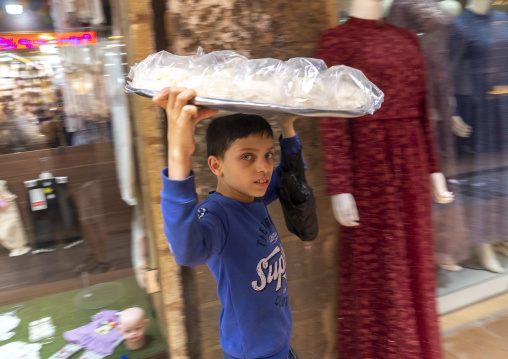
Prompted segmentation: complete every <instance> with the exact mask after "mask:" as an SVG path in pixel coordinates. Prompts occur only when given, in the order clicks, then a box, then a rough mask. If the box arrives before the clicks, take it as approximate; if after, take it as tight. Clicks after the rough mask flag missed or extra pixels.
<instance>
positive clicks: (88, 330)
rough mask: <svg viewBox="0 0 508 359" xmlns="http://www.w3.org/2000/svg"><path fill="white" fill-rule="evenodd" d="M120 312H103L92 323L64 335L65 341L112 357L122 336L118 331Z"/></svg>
mask: <svg viewBox="0 0 508 359" xmlns="http://www.w3.org/2000/svg"><path fill="white" fill-rule="evenodd" d="M117 313H118V311H116V310H103V311H101V312H99V313H97V314H96V315H94V316H92V321H91V322H90V323H88V324H86V325H84V326H82V327H79V328H76V329H73V330H70V331H68V332H65V333H64V334H63V336H64V338H65V340H67V341H68V342H70V343H72V344H77V345H81V346H83V347H84V348H86V349H87V350H91V351H93V352H95V353H97V354H104V355H111V354H113V351H114V350H115V347H116V345H118V343H119V342H118V340H119V339H121V335H120V333H119V332H118V330H117V329H116V326H117V325H118V316H117Z"/></svg>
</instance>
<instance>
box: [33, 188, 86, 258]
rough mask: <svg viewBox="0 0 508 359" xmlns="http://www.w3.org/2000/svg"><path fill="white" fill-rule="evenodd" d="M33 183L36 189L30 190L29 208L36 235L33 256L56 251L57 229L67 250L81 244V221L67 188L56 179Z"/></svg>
mask: <svg viewBox="0 0 508 359" xmlns="http://www.w3.org/2000/svg"><path fill="white" fill-rule="evenodd" d="M32 182H33V186H31V187H30V188H29V189H28V197H29V201H28V206H29V210H30V216H31V219H32V226H33V232H34V235H35V247H36V249H35V250H34V252H33V253H34V254H38V253H45V252H51V251H54V250H55V239H56V231H57V230H58V229H59V230H60V233H61V236H62V239H63V241H64V247H65V248H70V247H73V246H75V245H77V244H79V243H81V241H82V240H81V235H80V229H79V220H78V217H77V212H76V209H75V205H74V201H73V199H72V198H71V196H70V194H69V192H68V190H67V185H66V184H65V183H57V181H56V179H55V178H50V179H45V180H35V181H32Z"/></svg>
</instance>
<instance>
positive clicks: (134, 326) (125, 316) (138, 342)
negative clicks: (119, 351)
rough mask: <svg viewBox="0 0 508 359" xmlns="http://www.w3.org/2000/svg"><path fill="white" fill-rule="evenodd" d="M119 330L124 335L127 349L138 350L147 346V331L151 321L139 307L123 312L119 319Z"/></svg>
mask: <svg viewBox="0 0 508 359" xmlns="http://www.w3.org/2000/svg"><path fill="white" fill-rule="evenodd" d="M118 319H119V320H118V326H117V330H118V331H119V332H120V334H122V337H123V339H124V342H125V347H126V348H127V349H129V350H137V349H140V348H142V347H143V346H144V345H145V342H146V337H145V331H146V328H147V327H148V324H149V323H150V321H149V320H148V319H146V317H145V311H144V310H143V309H141V308H138V307H133V308H128V309H125V310H124V311H122V312H121V313H120V315H119V318H118Z"/></svg>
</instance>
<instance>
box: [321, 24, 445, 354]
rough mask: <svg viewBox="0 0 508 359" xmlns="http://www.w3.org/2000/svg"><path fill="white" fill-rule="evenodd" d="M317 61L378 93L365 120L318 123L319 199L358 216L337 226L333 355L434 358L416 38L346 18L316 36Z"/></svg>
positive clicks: (429, 140) (426, 142)
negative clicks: (346, 70) (346, 206)
mask: <svg viewBox="0 0 508 359" xmlns="http://www.w3.org/2000/svg"><path fill="white" fill-rule="evenodd" d="M317 57H318V58H321V59H323V60H324V61H325V62H326V64H327V65H328V66H329V67H330V66H334V65H346V66H351V67H353V68H356V69H359V70H361V71H362V72H363V73H364V74H365V76H367V78H368V79H369V80H370V81H372V82H373V83H374V84H375V85H376V86H378V87H379V88H380V89H381V90H382V91H383V92H384V94H385V100H384V103H383V105H382V107H381V108H380V109H379V110H378V111H376V113H375V114H374V115H367V116H362V117H359V118H355V119H350V120H346V119H337V118H322V119H321V122H320V131H321V141H322V150H323V158H324V169H325V180H326V188H327V193H328V194H329V195H336V194H341V193H351V194H353V196H354V198H355V200H356V205H357V208H358V212H359V216H360V225H359V226H356V227H341V228H340V240H339V249H338V253H339V254H338V263H339V264H338V273H337V281H338V284H337V291H338V297H337V300H338V304H337V319H338V320H337V340H338V341H337V351H338V356H339V357H340V358H348V359H366V358H383V359H421V358H425V359H439V358H441V349H440V339H439V330H438V324H437V314H436V300H435V289H436V286H435V273H434V256H433V253H434V248H433V238H432V223H431V206H430V203H431V199H430V189H429V175H430V174H431V173H433V172H439V167H438V163H437V162H438V161H437V158H436V153H435V150H434V144H433V133H432V129H431V126H430V123H429V119H428V116H427V106H426V88H425V72H424V60H423V57H422V54H421V52H420V49H419V43H418V39H417V38H416V35H415V34H414V33H413V32H412V31H411V30H409V29H404V28H399V27H396V26H393V25H390V24H386V23H384V22H382V21H376V20H364V19H359V18H354V17H351V18H349V19H348V20H347V22H346V23H344V24H342V25H340V26H338V27H335V28H333V29H329V30H326V31H325V32H324V33H323V35H322V37H321V40H320V44H319V47H318V52H317Z"/></svg>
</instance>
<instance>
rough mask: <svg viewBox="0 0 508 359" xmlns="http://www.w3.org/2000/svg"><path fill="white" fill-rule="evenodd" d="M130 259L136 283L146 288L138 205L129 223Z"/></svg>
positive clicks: (141, 220) (142, 236) (141, 228)
mask: <svg viewBox="0 0 508 359" xmlns="http://www.w3.org/2000/svg"><path fill="white" fill-rule="evenodd" d="M131 236H132V239H131V241H132V242H131V259H132V267H133V268H134V273H135V275H136V281H137V282H138V285H139V286H140V287H141V288H146V281H145V274H146V272H147V270H148V268H149V266H148V256H147V251H148V248H147V243H146V234H145V230H144V228H143V214H142V212H141V208H140V206H139V205H137V206H135V207H134V210H133V211H132V221H131Z"/></svg>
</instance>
